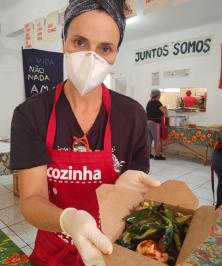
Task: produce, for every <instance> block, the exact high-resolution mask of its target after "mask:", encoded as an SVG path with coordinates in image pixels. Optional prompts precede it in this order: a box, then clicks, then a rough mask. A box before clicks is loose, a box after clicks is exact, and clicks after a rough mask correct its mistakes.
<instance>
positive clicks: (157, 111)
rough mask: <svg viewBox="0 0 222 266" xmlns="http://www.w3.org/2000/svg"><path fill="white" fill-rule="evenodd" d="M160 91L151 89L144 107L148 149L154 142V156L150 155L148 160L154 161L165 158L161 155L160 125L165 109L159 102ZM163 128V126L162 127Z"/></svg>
mask: <svg viewBox="0 0 222 266" xmlns="http://www.w3.org/2000/svg"><path fill="white" fill-rule="evenodd" d="M160 95H161V93H160V91H159V90H157V89H153V90H152V91H151V94H150V101H149V102H148V103H147V106H146V113H147V119H148V132H149V141H150V148H149V150H150V151H151V146H152V142H153V141H154V149H155V156H153V155H152V154H150V158H154V160H165V159H166V158H165V157H164V156H162V155H161V141H160V138H161V123H162V117H163V115H164V114H165V113H166V112H167V108H166V107H165V106H163V105H162V103H161V102H160ZM163 126H164V125H163Z"/></svg>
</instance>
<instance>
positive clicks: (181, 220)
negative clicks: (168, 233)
mask: <svg viewBox="0 0 222 266" xmlns="http://www.w3.org/2000/svg"><path fill="white" fill-rule="evenodd" d="M191 218H192V216H191V215H180V216H177V217H176V221H177V223H178V224H180V225H183V224H189V223H190V221H191Z"/></svg>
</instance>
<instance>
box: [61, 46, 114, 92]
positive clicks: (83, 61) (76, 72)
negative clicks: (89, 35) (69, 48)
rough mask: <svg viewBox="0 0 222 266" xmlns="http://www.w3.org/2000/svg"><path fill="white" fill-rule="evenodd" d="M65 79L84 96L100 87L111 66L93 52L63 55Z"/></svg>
mask: <svg viewBox="0 0 222 266" xmlns="http://www.w3.org/2000/svg"><path fill="white" fill-rule="evenodd" d="M64 63H65V67H66V72H67V77H68V79H69V80H70V81H71V82H72V83H73V85H74V86H75V87H76V89H77V90H78V91H79V93H80V95H82V96H83V95H84V94H86V93H88V92H90V91H91V90H93V89H94V88H95V87H97V86H98V85H100V84H101V83H102V82H103V81H104V79H105V77H106V76H107V74H108V73H109V71H110V68H111V65H110V64H109V63H107V61H106V60H105V59H103V58H102V57H101V56H99V55H98V54H96V53H95V52H91V51H90V52H89V51H83V52H76V53H65V58H64Z"/></svg>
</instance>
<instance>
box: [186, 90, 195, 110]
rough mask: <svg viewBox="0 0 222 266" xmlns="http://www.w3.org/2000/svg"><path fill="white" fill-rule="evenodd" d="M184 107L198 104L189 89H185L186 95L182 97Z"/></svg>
mask: <svg viewBox="0 0 222 266" xmlns="http://www.w3.org/2000/svg"><path fill="white" fill-rule="evenodd" d="M183 102H184V107H190V108H192V107H194V105H195V104H198V103H199V101H198V100H197V99H196V98H195V97H193V96H192V92H191V90H187V91H186V96H184V97H183Z"/></svg>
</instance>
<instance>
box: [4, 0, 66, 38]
mask: <svg viewBox="0 0 222 266" xmlns="http://www.w3.org/2000/svg"><path fill="white" fill-rule="evenodd" d="M68 2H69V1H68V0H38V1H33V0H32V1H30V0H20V1H15V4H14V5H13V6H12V7H11V8H10V9H9V10H7V11H6V12H5V13H3V17H2V21H3V22H4V23H3V26H4V25H5V27H4V28H5V31H4V32H5V34H10V33H13V32H16V31H18V30H21V29H23V26H24V24H26V23H28V22H32V21H34V20H35V19H38V18H40V17H44V16H46V15H47V14H49V13H51V12H53V11H57V10H60V9H61V8H64V7H66V5H67V4H68Z"/></svg>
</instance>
